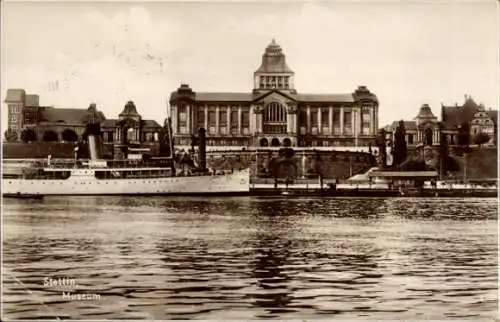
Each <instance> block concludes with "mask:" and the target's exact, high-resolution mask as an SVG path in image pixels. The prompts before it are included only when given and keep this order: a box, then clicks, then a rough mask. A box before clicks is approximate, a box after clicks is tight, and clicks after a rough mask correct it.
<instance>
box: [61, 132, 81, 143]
mask: <svg viewBox="0 0 500 322" xmlns="http://www.w3.org/2000/svg"><path fill="white" fill-rule="evenodd" d="M61 136H62V139H63V141H67V142H76V141H78V134H76V132H75V131H74V130H72V129H65V130H64V131H63V132H62V133H61Z"/></svg>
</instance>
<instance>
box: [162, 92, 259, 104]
mask: <svg viewBox="0 0 500 322" xmlns="http://www.w3.org/2000/svg"><path fill="white" fill-rule="evenodd" d="M176 93H177V92H173V93H172V95H174V94H176ZM254 97H255V96H254V94H253V93H216V92H214V93H209V92H200V93H196V94H195V99H196V100H197V101H203V102H251V101H253V99H254Z"/></svg>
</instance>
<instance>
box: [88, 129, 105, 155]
mask: <svg viewBox="0 0 500 322" xmlns="http://www.w3.org/2000/svg"><path fill="white" fill-rule="evenodd" d="M86 132H87V138H88V142H89V156H90V160H91V161H97V160H99V158H100V157H101V155H102V153H101V152H102V139H101V127H100V125H99V124H88V125H87V129H86Z"/></svg>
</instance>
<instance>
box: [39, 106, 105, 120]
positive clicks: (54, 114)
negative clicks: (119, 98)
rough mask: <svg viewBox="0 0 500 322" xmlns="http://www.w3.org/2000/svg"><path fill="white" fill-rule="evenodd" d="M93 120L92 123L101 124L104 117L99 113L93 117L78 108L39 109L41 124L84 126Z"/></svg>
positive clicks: (86, 111)
mask: <svg viewBox="0 0 500 322" xmlns="http://www.w3.org/2000/svg"><path fill="white" fill-rule="evenodd" d="M91 118H93V120H94V122H96V123H99V122H102V121H103V120H104V119H105V117H104V114H103V113H102V112H100V111H97V112H96V113H95V114H94V115H92V113H90V112H89V111H88V110H86V109H79V108H54V107H45V108H43V109H41V118H40V119H41V120H40V121H41V122H48V123H67V124H84V123H86V122H87V121H90V119H91Z"/></svg>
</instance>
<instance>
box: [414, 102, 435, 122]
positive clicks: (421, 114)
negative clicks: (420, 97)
mask: <svg viewBox="0 0 500 322" xmlns="http://www.w3.org/2000/svg"><path fill="white" fill-rule="evenodd" d="M416 118H420V119H431V118H432V119H435V118H436V116H434V113H432V110H431V107H430V106H429V105H428V104H423V105H422V106H421V107H420V111H418V115H417V117H416Z"/></svg>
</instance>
